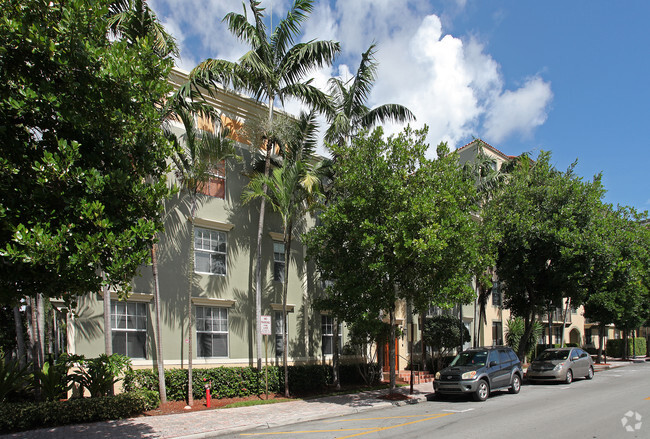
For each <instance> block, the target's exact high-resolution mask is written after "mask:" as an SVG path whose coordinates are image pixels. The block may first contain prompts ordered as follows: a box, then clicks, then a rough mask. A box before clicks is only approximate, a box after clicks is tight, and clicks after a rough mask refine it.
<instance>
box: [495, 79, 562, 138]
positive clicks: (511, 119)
mask: <svg viewBox="0 0 650 439" xmlns="http://www.w3.org/2000/svg"><path fill="white" fill-rule="evenodd" d="M552 98H553V92H552V91H551V85H550V83H548V82H545V81H544V80H543V79H542V78H540V77H538V76H535V77H532V78H530V79H528V80H527V81H526V83H525V84H524V85H523V86H522V87H521V88H519V89H517V90H515V91H510V90H507V91H505V92H504V93H503V94H501V95H500V96H498V97H497V98H496V99H495V100H494V101H493V102H492V105H491V106H490V108H489V110H488V113H487V116H486V119H485V134H486V137H487V138H489V139H491V140H493V141H495V142H500V141H502V140H504V139H505V138H506V137H508V136H510V135H512V134H515V133H519V134H521V135H523V136H529V135H530V134H531V132H532V130H533V129H534V128H536V127H538V126H540V125H542V124H543V123H544V122H546V118H547V117H548V106H549V104H550V102H551V99H552Z"/></svg>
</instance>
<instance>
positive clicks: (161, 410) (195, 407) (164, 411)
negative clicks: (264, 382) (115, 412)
mask: <svg viewBox="0 0 650 439" xmlns="http://www.w3.org/2000/svg"><path fill="white" fill-rule="evenodd" d="M264 399H266V395H261V396H257V395H255V396H245V397H238V398H221V399H214V398H213V399H212V401H211V404H210V406H211V407H210V408H208V406H207V402H206V399H205V398H203V399H195V400H194V404H192V408H188V409H186V408H185V406H187V402H186V401H167V402H166V403H165V404H161V405H160V406H159V407H158V408H156V409H153V410H149V411H148V412H144V413H143V414H142V415H143V416H160V415H172V414H175V413H189V412H198V411H201V410H211V409H217V408H220V407H224V406H226V405H228V404H232V403H235V402H240V401H259V400H264ZM269 399H285V398H284V395H280V394H275V395H272V394H269Z"/></svg>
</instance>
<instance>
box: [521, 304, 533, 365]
mask: <svg viewBox="0 0 650 439" xmlns="http://www.w3.org/2000/svg"><path fill="white" fill-rule="evenodd" d="M534 324H535V313H534V312H533V313H531V315H530V316H526V318H524V334H523V335H522V336H521V340H520V341H519V348H518V349H517V356H518V357H519V358H520V359H522V360H523V361H525V360H526V353H527V352H528V351H529V350H530V349H529V347H530V346H529V344H530V334H532V333H533V327H534Z"/></svg>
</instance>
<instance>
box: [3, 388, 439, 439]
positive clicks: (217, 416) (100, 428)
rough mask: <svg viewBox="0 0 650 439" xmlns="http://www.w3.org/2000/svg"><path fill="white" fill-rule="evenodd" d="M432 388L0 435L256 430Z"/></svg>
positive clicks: (184, 434)
mask: <svg viewBox="0 0 650 439" xmlns="http://www.w3.org/2000/svg"><path fill="white" fill-rule="evenodd" d="M398 391H399V392H400V393H403V394H406V395H408V394H409V387H400V388H398ZM431 392H433V385H432V384H431V383H422V384H417V385H414V386H413V395H412V399H410V400H408V401H399V402H390V401H386V400H383V399H379V396H381V395H385V394H387V393H388V390H387V389H382V390H374V391H369V392H362V393H357V394H352V395H339V396H329V397H325V398H318V399H310V400H301V401H292V402H285V403H277V404H267V405H258V406H253V407H240V408H233V409H216V410H202V411H199V412H193V413H181V414H176V415H166V416H148V417H139V418H129V419H122V420H118V421H105V422H95V423H92V424H79V425H66V426H62V427H55V428H44V429H39V430H31V431H25V432H21V433H14V434H8V435H2V436H0V438H1V439H8V438H20V439H23V438H30V439H31V438H34V439H45V438H48V439H50V438H52V439H55V438H56V439H58V438H60V439H77V438H79V439H81V438H93V439H101V438H177V439H178V438H182V439H199V438H206V437H212V436H216V435H222V434H228V433H234V432H238V431H244V430H249V429H253V428H270V427H275V426H280V425H287V424H295V423H297V422H302V421H311V420H316V419H323V418H329V417H331V416H337V415H339V416H342V415H350V414H354V413H359V412H363V411H366V410H372V409H375V408H382V407H390V406H391V405H402V404H405V403H418V402H420V401H426V395H427V394H428V393H431Z"/></svg>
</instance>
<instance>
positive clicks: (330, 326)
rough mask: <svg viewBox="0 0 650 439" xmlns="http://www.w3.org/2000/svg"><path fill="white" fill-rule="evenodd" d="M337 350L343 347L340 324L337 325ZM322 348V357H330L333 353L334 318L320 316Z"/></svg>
mask: <svg viewBox="0 0 650 439" xmlns="http://www.w3.org/2000/svg"><path fill="white" fill-rule="evenodd" d="M338 330H339V348H340V347H341V346H343V343H342V341H343V332H342V331H341V323H339V324H338ZM321 332H322V337H323V339H322V348H323V355H331V354H332V353H333V352H334V317H332V316H321Z"/></svg>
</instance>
